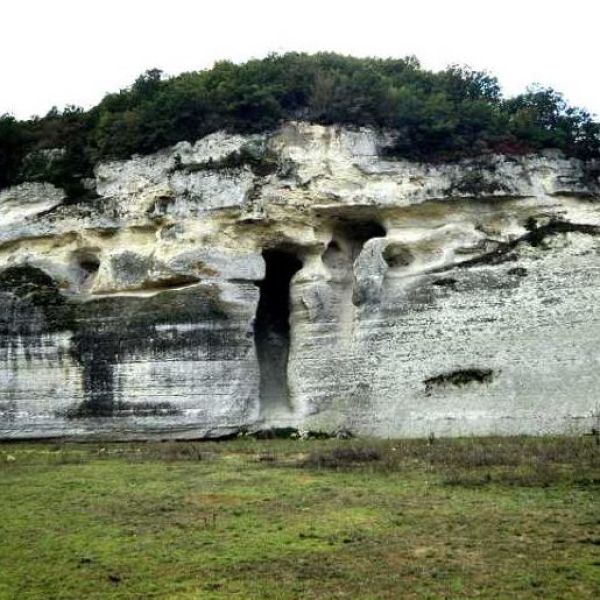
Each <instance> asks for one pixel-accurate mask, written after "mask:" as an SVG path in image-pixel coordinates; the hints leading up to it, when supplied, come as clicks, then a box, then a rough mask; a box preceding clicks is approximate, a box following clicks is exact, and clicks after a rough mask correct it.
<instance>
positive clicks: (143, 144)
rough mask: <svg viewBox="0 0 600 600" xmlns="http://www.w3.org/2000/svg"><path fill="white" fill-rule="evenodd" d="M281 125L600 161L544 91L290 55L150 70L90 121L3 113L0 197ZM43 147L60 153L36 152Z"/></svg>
mask: <svg viewBox="0 0 600 600" xmlns="http://www.w3.org/2000/svg"><path fill="white" fill-rule="evenodd" d="M285 119H305V120H309V121H313V122H318V123H325V124H331V123H340V124H346V125H369V126H375V127H385V128H390V129H393V130H395V131H396V141H395V145H394V147H393V149H392V152H393V153H394V154H396V155H398V156H402V157H406V158H411V159H426V160H456V159H459V158H463V157H466V156H473V155H477V154H485V153H491V152H501V153H507V154H522V153H529V152H536V151H539V150H541V149H543V148H548V147H552V148H558V149H560V150H562V151H563V152H564V153H565V154H567V155H569V156H576V157H580V158H584V159H587V158H592V157H599V156H600V123H598V122H596V121H594V120H593V119H592V117H591V115H590V114H589V113H587V112H586V111H584V110H581V109H579V108H575V107H571V106H569V105H568V104H567V103H566V102H565V101H564V99H563V97H562V96H561V95H560V94H559V93H558V92H556V91H554V90H552V89H546V88H540V87H535V88H531V89H529V90H528V91H527V93H525V94H522V95H520V96H517V97H514V98H510V99H503V98H502V96H501V92H500V87H499V85H498V81H497V80H496V78H494V77H492V76H490V75H488V74H486V73H483V72H478V71H472V70H470V69H468V68H465V67H458V66H451V67H448V68H447V69H446V70H444V71H440V72H436V73H434V72H431V71H427V70H425V69H423V68H421V67H420V65H419V63H418V61H417V60H416V59H415V58H412V57H409V58H405V59H385V60H383V59H374V58H368V59H359V58H352V57H347V56H340V55H337V54H325V53H323V54H315V55H307V54H297V53H289V54H285V55H272V56H268V57H267V58H265V59H262V60H251V61H249V62H247V63H245V64H242V65H236V64H233V63H231V62H219V63H217V64H216V65H215V66H214V67H213V68H212V69H210V70H205V71H199V72H194V73H184V74H182V75H179V76H177V77H173V78H170V79H163V77H162V73H161V72H160V71H158V70H150V71H147V72H146V73H145V74H143V75H141V76H140V77H139V78H138V79H137V80H136V81H135V83H134V84H133V85H132V86H131V87H130V88H128V89H125V90H121V91H120V92H118V93H114V94H109V95H107V96H106V97H105V98H104V99H103V100H102V101H101V102H100V104H98V105H97V106H96V107H94V108H92V109H91V110H89V111H84V110H82V109H79V108H76V107H68V108H67V109H65V110H64V111H62V112H59V111H57V110H56V109H53V110H52V111H50V113H48V114H47V115H46V116H45V117H43V118H34V119H31V120H29V121H20V122H19V121H16V120H15V119H14V118H12V117H11V116H9V115H4V116H2V117H0V187H1V186H5V185H7V184H10V183H14V182H18V181H22V180H26V179H27V180H34V181H35V180H46V181H51V182H53V183H56V184H58V185H61V186H66V188H67V189H68V191H69V193H70V195H71V196H77V195H78V194H81V193H82V188H81V185H80V183H79V180H80V178H81V177H82V176H85V175H89V174H90V173H91V167H92V165H93V164H94V163H95V162H96V161H97V160H99V159H105V158H125V157H128V156H130V155H132V154H134V153H140V154H145V153H150V152H153V151H155V150H157V149H159V148H161V147H164V146H167V145H170V144H173V143H175V142H178V141H181V140H195V139H198V138H200V137H202V136H204V135H206V134H208V133H211V132H213V131H216V130H219V129H225V130H228V131H238V132H255V131H264V130H268V129H271V128H274V127H276V126H277V125H278V123H280V122H281V121H282V120H285ZM50 148H63V149H64V152H62V153H60V154H59V153H56V152H55V153H48V152H44V149H50Z"/></svg>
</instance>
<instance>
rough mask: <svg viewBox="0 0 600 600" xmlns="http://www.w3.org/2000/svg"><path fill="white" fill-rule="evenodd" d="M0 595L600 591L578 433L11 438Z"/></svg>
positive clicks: (591, 468)
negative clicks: (125, 440) (127, 440)
mask: <svg viewBox="0 0 600 600" xmlns="http://www.w3.org/2000/svg"><path fill="white" fill-rule="evenodd" d="M0 542H1V543H0V598H1V599H2V600H4V599H15V600H21V599H29V598H40V599H42V598H43V599H48V600H50V599H77V600H83V599H98V598H111V599H112V598H115V599H120V598H122V599H129V598H131V599H133V598H135V599H152V598H174V599H181V600H183V599H198V598H200V599H204V598H207V599H211V598H214V599H221V598H252V599H261V600H262V599H271V598H273V599H275V598H277V599H288V598H326V599H327V598H357V599H360V600H368V599H375V598H390V599H392V598H393V599H398V598H475V597H477V598H494V599H497V598H513V599H514V598H545V599H558V598H598V597H600V446H599V445H597V440H596V439H595V438H593V437H591V436H589V437H582V438H504V439H500V438H485V439H462V440H430V441H427V440H421V441H373V440H306V441H302V440H264V441H258V440H254V439H248V438H244V439H239V440H235V441H232V442H222V443H146V444H144V443H136V444H106V445H98V444H25V443H23V444H4V445H0Z"/></svg>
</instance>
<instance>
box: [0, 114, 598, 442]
mask: <svg viewBox="0 0 600 600" xmlns="http://www.w3.org/2000/svg"><path fill="white" fill-rule="evenodd" d="M390 141H391V136H390V134H388V133H378V132H375V131H373V130H369V129H355V130H349V129H344V128H339V127H322V126H316V125H308V124H305V123H289V124H287V125H285V126H284V127H282V128H281V129H279V130H278V131H276V132H273V133H271V134H264V135H252V136H240V135H227V134H224V133H217V134H213V135H210V136H207V137H206V138H204V139H202V140H199V141H198V142H196V143H195V144H189V143H187V142H182V143H180V144H177V145H176V146H174V147H172V148H169V149H165V150H164V151H161V152H159V153H157V154H155V155H152V156H147V157H134V158H132V159H131V160H128V161H120V162H111V163H104V164H99V165H97V167H96V171H95V172H96V179H95V185H96V191H97V192H98V194H99V198H98V199H96V200H93V201H88V203H81V204H75V205H73V204H70V205H66V204H63V198H64V194H63V193H62V191H61V190H57V189H56V188H54V187H53V186H50V185H49V184H31V183H27V184H22V185H21V186H18V187H15V188H11V189H8V190H3V191H2V192H0V437H5V438H10V437H30V438H35V437H53V436H65V435H66V436H83V437H94V436H99V437H102V438H134V437H153V436H158V437H203V436H215V435H225V434H229V433H233V432H236V431H239V430H240V428H249V429H252V428H258V427H266V426H294V427H298V428H302V429H319V430H328V431H334V430H337V429H349V430H352V431H354V432H356V433H359V434H369V435H376V436H386V437H387V436H391V437H393V436H425V435H429V434H431V433H433V434H435V435H470V434H516V433H525V434H541V433H561V432H575V433H581V432H585V431H589V430H591V428H592V427H595V426H597V425H598V421H599V420H600V405H599V403H598V399H597V398H598V396H597V393H596V390H597V389H598V386H599V384H600V370H599V369H598V368H597V367H598V363H599V362H600V348H599V344H598V342H597V340H598V339H600V309H598V306H600V263H599V258H600V235H599V234H600V202H599V201H600V182H599V181H598V169H597V168H596V169H595V168H594V165H586V164H584V163H582V162H580V161H578V160H575V159H565V158H561V157H560V156H556V155H551V154H550V155H547V156H527V157H520V158H514V157H503V156H492V157H484V158H481V159H477V160H468V161H462V162H460V163H455V164H439V165H432V164H421V163H411V162H407V161H401V160H395V159H393V158H390V157H386V147H388V146H389V144H390Z"/></svg>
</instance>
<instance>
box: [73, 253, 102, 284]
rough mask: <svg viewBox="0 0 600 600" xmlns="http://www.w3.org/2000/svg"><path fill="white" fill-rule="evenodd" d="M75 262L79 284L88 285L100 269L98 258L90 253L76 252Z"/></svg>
mask: <svg viewBox="0 0 600 600" xmlns="http://www.w3.org/2000/svg"><path fill="white" fill-rule="evenodd" d="M75 262H76V265H77V267H78V269H79V285H80V286H81V287H88V286H90V285H91V283H92V282H93V280H94V278H95V276H96V275H97V273H98V270H99V269H100V259H99V258H98V257H97V256H96V255H95V254H92V253H88V252H85V253H78V254H77V255H76V256H75Z"/></svg>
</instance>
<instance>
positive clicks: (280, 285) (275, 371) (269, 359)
mask: <svg viewBox="0 0 600 600" xmlns="http://www.w3.org/2000/svg"><path fill="white" fill-rule="evenodd" d="M263 258H264V260H265V263H266V273H265V278H264V279H263V281H261V282H259V283H258V287H259V289H260V298H259V301H258V308H257V311H256V319H255V321H254V341H255V344H256V354H257V357H258V364H259V368H260V412H261V416H263V417H269V416H273V415H274V414H277V413H282V412H283V413H285V412H289V411H290V410H291V407H290V402H289V391H288V379H287V365H288V357H289V350H290V282H291V280H292V277H293V276H294V274H295V273H296V272H297V271H298V270H299V269H300V268H301V267H302V262H301V261H300V259H298V258H297V257H296V256H295V255H294V254H292V253H289V252H285V251H282V250H265V251H264V252H263Z"/></svg>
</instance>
